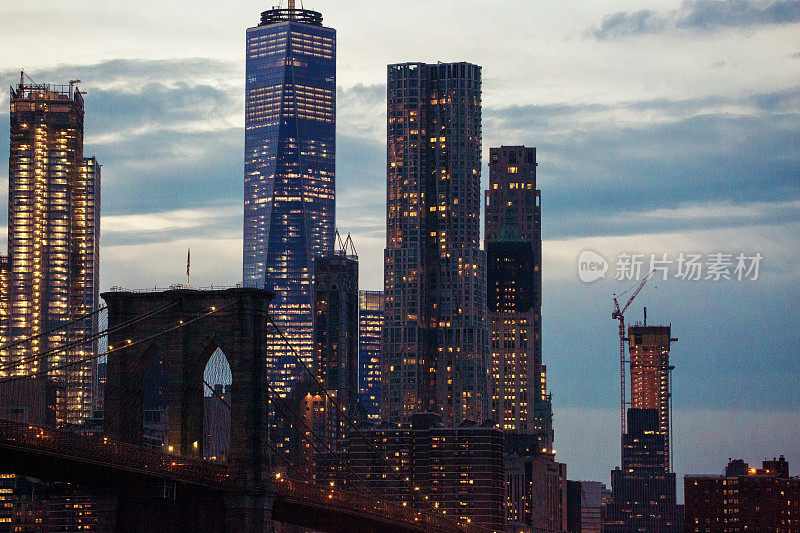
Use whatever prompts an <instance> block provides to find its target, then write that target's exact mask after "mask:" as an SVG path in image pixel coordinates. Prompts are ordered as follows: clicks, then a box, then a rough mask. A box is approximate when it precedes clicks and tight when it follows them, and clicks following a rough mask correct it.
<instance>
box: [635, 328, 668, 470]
mask: <svg viewBox="0 0 800 533" xmlns="http://www.w3.org/2000/svg"><path fill="white" fill-rule="evenodd" d="M670 335H671V328H670V327H669V326H647V325H645V326H638V325H637V326H630V327H628V349H629V351H630V352H629V353H630V361H631V407H633V408H634V409H655V410H656V411H657V412H658V432H659V434H661V436H662V437H663V438H664V442H665V445H666V447H667V453H666V455H665V457H664V460H665V461H666V462H665V463H664V466H665V468H667V469H669V460H670V454H669V446H670V437H669V433H670V416H669V407H670V390H671V389H670V370H671V369H670V364H669V349H670V344H671V336H670Z"/></svg>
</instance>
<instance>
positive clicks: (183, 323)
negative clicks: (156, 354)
mask: <svg viewBox="0 0 800 533" xmlns="http://www.w3.org/2000/svg"><path fill="white" fill-rule="evenodd" d="M234 303H235V302H231V303H229V304H225V305H223V306H222V307H218V308H216V309H213V310H211V311H208V312H207V313H203V314H202V315H198V316H196V317H194V318H191V319H189V320H186V321H183V320H181V321H180V322H179V323H178V325H177V326H172V327H170V328H167V329H164V330H161V331H159V332H157V333H154V334H152V335H148V336H147V337H145V338H143V339H138V340H135V341H131V342H129V343H127V344H123V345H122V346H119V347H117V348H112V347H109V349H108V350H107V351H106V352H104V353H98V354H94V355H90V356H87V357H84V358H82V359H79V360H77V361H70V362H67V363H64V364H62V365H59V366H56V367H53V368H50V369H48V370H40V371H38V372H34V373H33V374H25V375H21V376H11V377H8V378H5V379H2V380H0V384H3V383H11V382H14V381H19V380H21V379H27V378H34V377H37V376H43V375H46V374H47V373H48V372H52V371H53V370H61V369H63V368H67V367H70V366H75V365H79V364H82V363H86V362H88V361H92V360H94V359H97V358H99V357H103V356H104V355H108V354H111V353H115V352H118V351H120V350H124V349H125V348H132V347H134V346H136V345H139V344H142V343H145V342H147V341H150V340H152V339H155V338H156V337H160V336H161V335H163V334H165V333H169V332H171V331H175V330H176V329H179V328H182V327H184V326H188V325H189V324H191V323H193V322H197V321H198V320H200V319H202V318H206V317H208V316H211V315H213V314H214V313H218V312H220V311H222V310H223V309H226V308H228V307H230V306H232V305H233V304H234ZM170 305H175V304H170Z"/></svg>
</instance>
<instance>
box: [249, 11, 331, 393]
mask: <svg viewBox="0 0 800 533" xmlns="http://www.w3.org/2000/svg"><path fill="white" fill-rule="evenodd" d="M335 153H336V30H334V29H333V28H327V27H324V26H323V25H322V15H321V14H320V13H318V12H316V11H311V10H307V9H295V8H294V2H293V1H290V2H289V8H288V9H279V8H275V9H272V10H269V11H265V12H263V13H262V14H261V23H260V24H259V25H258V26H255V27H253V28H249V29H248V30H247V57H246V80H245V163H244V166H245V169H244V261H243V266H244V283H245V285H248V286H254V287H263V288H266V289H269V290H272V291H274V292H275V300H274V302H273V303H272V305H271V309H272V313H273V317H274V319H275V322H276V323H277V325H278V326H279V327H280V328H281V330H283V332H284V333H285V334H286V336H287V338H288V339H289V342H290V343H291V344H292V345H293V346H294V347H295V348H296V349H297V350H298V351H299V352H300V356H301V357H302V358H303V360H304V361H305V363H306V364H308V365H311V364H312V362H313V344H314V339H313V335H314V332H313V329H314V328H313V302H314V287H313V280H314V257H316V256H318V255H321V254H322V253H324V252H327V251H329V250H331V248H332V245H333V234H334V216H335V205H334V188H335V181H334V170H335ZM270 335H271V337H270V341H269V342H270V346H269V348H268V353H269V355H268V357H269V361H268V366H269V367H270V368H271V370H270V376H269V379H270V381H271V383H273V385H274V387H275V389H276V391H277V392H278V393H280V394H281V395H287V394H288V393H289V392H290V390H291V387H292V384H293V383H295V382H296V381H297V380H298V379H299V378H300V376H301V375H302V370H301V368H300V366H299V365H298V363H297V361H296V359H295V356H294V354H293V352H292V351H291V349H290V348H289V347H287V346H286V344H285V343H284V342H283V340H282V339H281V338H280V337H279V336H278V335H277V334H275V332H271V333H270Z"/></svg>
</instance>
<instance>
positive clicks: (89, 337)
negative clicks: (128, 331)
mask: <svg viewBox="0 0 800 533" xmlns="http://www.w3.org/2000/svg"><path fill="white" fill-rule="evenodd" d="M175 305H177V302H173V303H171V304H167V305H164V306H162V307H159V308H158V309H154V310H153V311H148V312H147V313H144V314H141V315H138V316H136V317H134V318H132V319H130V320H127V321H125V322H123V323H121V324H117V325H116V326H114V327H113V328H106V329H104V330H102V331H98V332H97V333H92V334H91V335H87V336H86V337H84V338H82V339H79V340H77V341H72V342H69V343H67V344H63V345H61V346H59V347H56V348H50V349H49V350H45V351H44V352H39V353H35V354H31V355H29V356H28V357H23V358H21V359H19V360H16V361H9V362H8V363H5V364H3V365H0V371H2V370H6V369H8V368H13V367H17V366H22V365H27V364H30V363H33V362H37V361H39V360H41V359H44V358H46V357H49V356H51V355H54V354H57V353H59V352H63V351H65V350H68V349H70V348H74V347H76V346H83V345H84V344H87V343H89V342H91V341H94V340H97V339H100V338H101V337H103V336H104V335H107V334H108V333H113V332H115V331H118V330H120V329H123V328H126V327H128V326H131V325H133V324H136V323H138V322H141V321H142V320H145V319H147V318H150V317H151V316H153V315H155V314H158V313H161V312H162V311H165V310H167V309H169V308H170V307H174V306H175ZM53 370H58V368H50V369H48V370H47V372H50V371H53Z"/></svg>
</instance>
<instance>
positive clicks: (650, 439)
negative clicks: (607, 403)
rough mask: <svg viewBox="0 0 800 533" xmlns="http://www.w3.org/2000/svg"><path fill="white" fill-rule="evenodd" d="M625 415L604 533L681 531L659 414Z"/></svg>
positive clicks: (635, 412) (636, 412)
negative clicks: (619, 454) (656, 530)
mask: <svg viewBox="0 0 800 533" xmlns="http://www.w3.org/2000/svg"><path fill="white" fill-rule="evenodd" d="M627 415H628V432H627V433H626V434H625V436H624V438H623V448H622V468H616V469H614V470H612V471H611V489H612V500H611V502H609V503H608V505H607V506H606V511H605V517H604V528H603V531H604V532H606V533H624V532H630V531H642V530H645V531H651V530H654V528H657V529H658V530H659V531H663V532H679V531H682V530H683V512H682V508H681V507H680V506H678V505H677V501H676V493H675V473H674V472H670V471H669V469H668V468H666V463H667V460H666V456H667V454H668V449H667V445H666V440H665V439H664V436H663V435H662V434H661V433H660V432H659V425H658V410H657V409H628V413H627Z"/></svg>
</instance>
